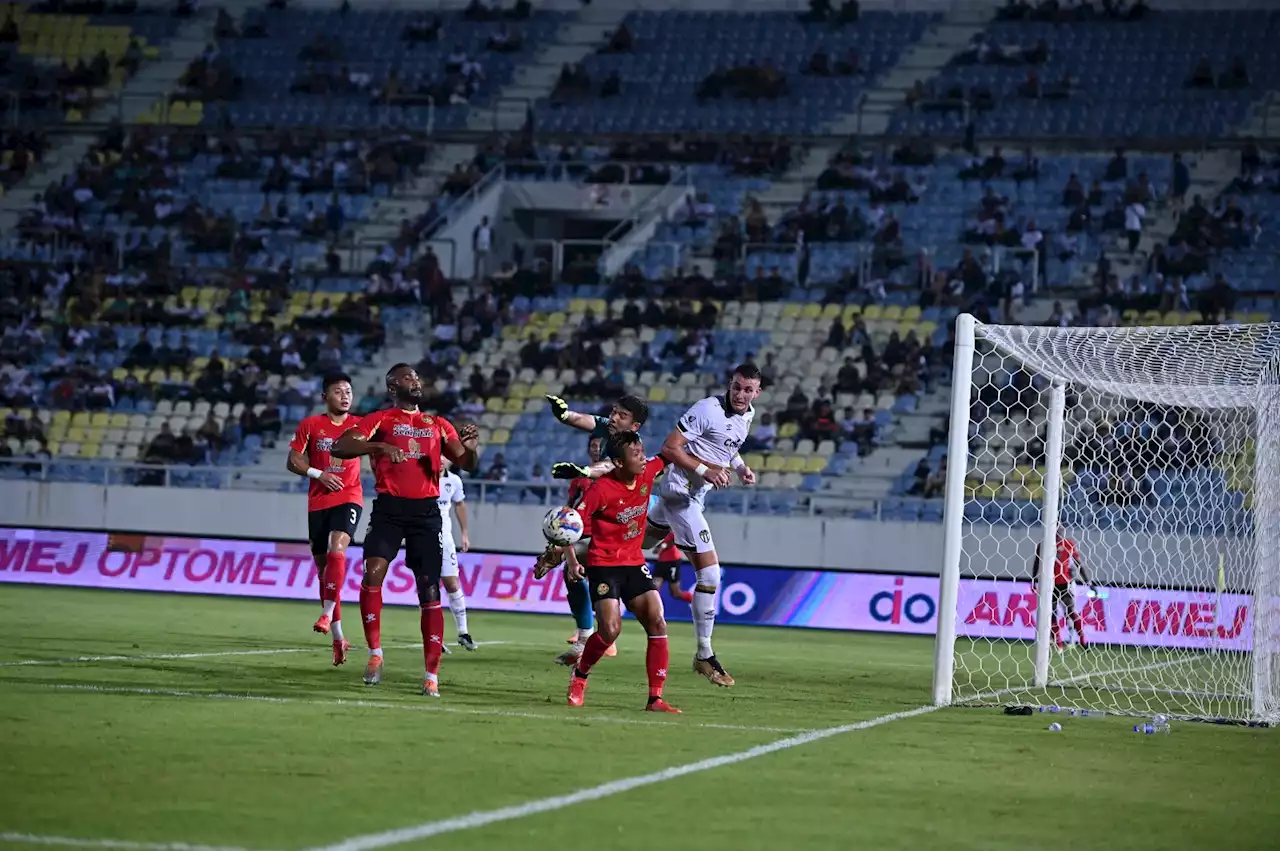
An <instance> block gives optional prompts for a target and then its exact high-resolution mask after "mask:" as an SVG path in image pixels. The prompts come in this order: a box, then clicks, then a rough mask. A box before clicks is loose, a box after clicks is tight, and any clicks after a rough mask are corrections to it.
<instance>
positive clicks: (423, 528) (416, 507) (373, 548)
mask: <svg viewBox="0 0 1280 851" xmlns="http://www.w3.org/2000/svg"><path fill="white" fill-rule="evenodd" d="M401 544H403V545H404V563H405V565H406V566H408V568H409V570H410V571H411V572H412V573H413V575H414V576H415V577H417V579H418V588H419V591H421V590H422V588H423V582H424V581H426V582H429V583H433V584H436V585H438V584H440V566H441V564H442V563H443V561H444V523H443V522H441V518H440V505H439V503H437V502H436V498H435V497H428V498H427V499H407V498H405V497H402V496H388V495H387V494H378V496H377V498H376V499H374V501H373V512H372V513H371V514H370V515H369V532H368V533H367V534H366V535H365V536H364V557H365V558H381V559H386V560H387V561H388V562H391V561H394V560H395V557H396V556H397V555H399V553H400V545H401Z"/></svg>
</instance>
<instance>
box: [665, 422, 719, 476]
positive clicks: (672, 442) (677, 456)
mask: <svg viewBox="0 0 1280 851" xmlns="http://www.w3.org/2000/svg"><path fill="white" fill-rule="evenodd" d="M658 454H659V455H661V456H662V457H663V458H665V459H666V460H667V461H668V462H669V463H671V464H674V465H676V466H677V467H679V468H680V469H681V470H684V471H686V472H689V473H693V474H694V475H697V476H701V477H702V478H703V480H704V481H706V482H707V483H708V484H709V485H711V486H712V487H717V488H724V487H728V486H729V471H728V470H726V469H725V468H724V467H717V466H716V465H714V464H708V463H706V462H705V461H703V460H702V459H701V458H699V457H698V456H696V455H694V454H692V453H691V452H689V438H687V437H685V436H684V433H683V432H681V431H680V429H678V428H676V429H672V430H671V434H668V435H667V439H666V440H664V441H662V449H661V451H660V452H659V453H658Z"/></svg>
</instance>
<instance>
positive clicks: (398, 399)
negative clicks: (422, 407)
mask: <svg viewBox="0 0 1280 851" xmlns="http://www.w3.org/2000/svg"><path fill="white" fill-rule="evenodd" d="M387 393H389V394H391V398H392V400H393V401H394V402H395V403H396V404H397V405H399V406H400V407H402V408H408V407H412V406H414V405H417V404H418V403H419V402H421V401H422V379H421V378H419V377H418V371H417V370H416V369H414V368H413V367H412V366H410V365H409V364H407V363H398V364H396V365H395V366H393V367H391V369H389V370H387Z"/></svg>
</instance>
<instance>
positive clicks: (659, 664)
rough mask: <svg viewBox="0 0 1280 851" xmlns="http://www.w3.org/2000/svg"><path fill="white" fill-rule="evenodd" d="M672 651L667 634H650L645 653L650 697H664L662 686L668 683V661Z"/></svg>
mask: <svg viewBox="0 0 1280 851" xmlns="http://www.w3.org/2000/svg"><path fill="white" fill-rule="evenodd" d="M669 661H671V653H670V650H669V649H668V647H667V637H666V636H665V635H651V636H649V646H648V648H647V649H646V650H645V653H644V667H645V670H647V671H648V672H649V697H662V687H663V686H664V685H666V683H667V663H668V662H669Z"/></svg>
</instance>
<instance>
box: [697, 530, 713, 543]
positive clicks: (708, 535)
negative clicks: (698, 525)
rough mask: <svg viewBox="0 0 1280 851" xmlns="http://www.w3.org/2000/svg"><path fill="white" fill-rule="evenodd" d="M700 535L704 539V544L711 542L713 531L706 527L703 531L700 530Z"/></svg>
mask: <svg viewBox="0 0 1280 851" xmlns="http://www.w3.org/2000/svg"><path fill="white" fill-rule="evenodd" d="M698 537H699V538H701V539H702V543H704V544H709V543H711V533H710V532H708V531H707V530H706V529H703V530H702V531H701V532H699V533H698Z"/></svg>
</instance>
